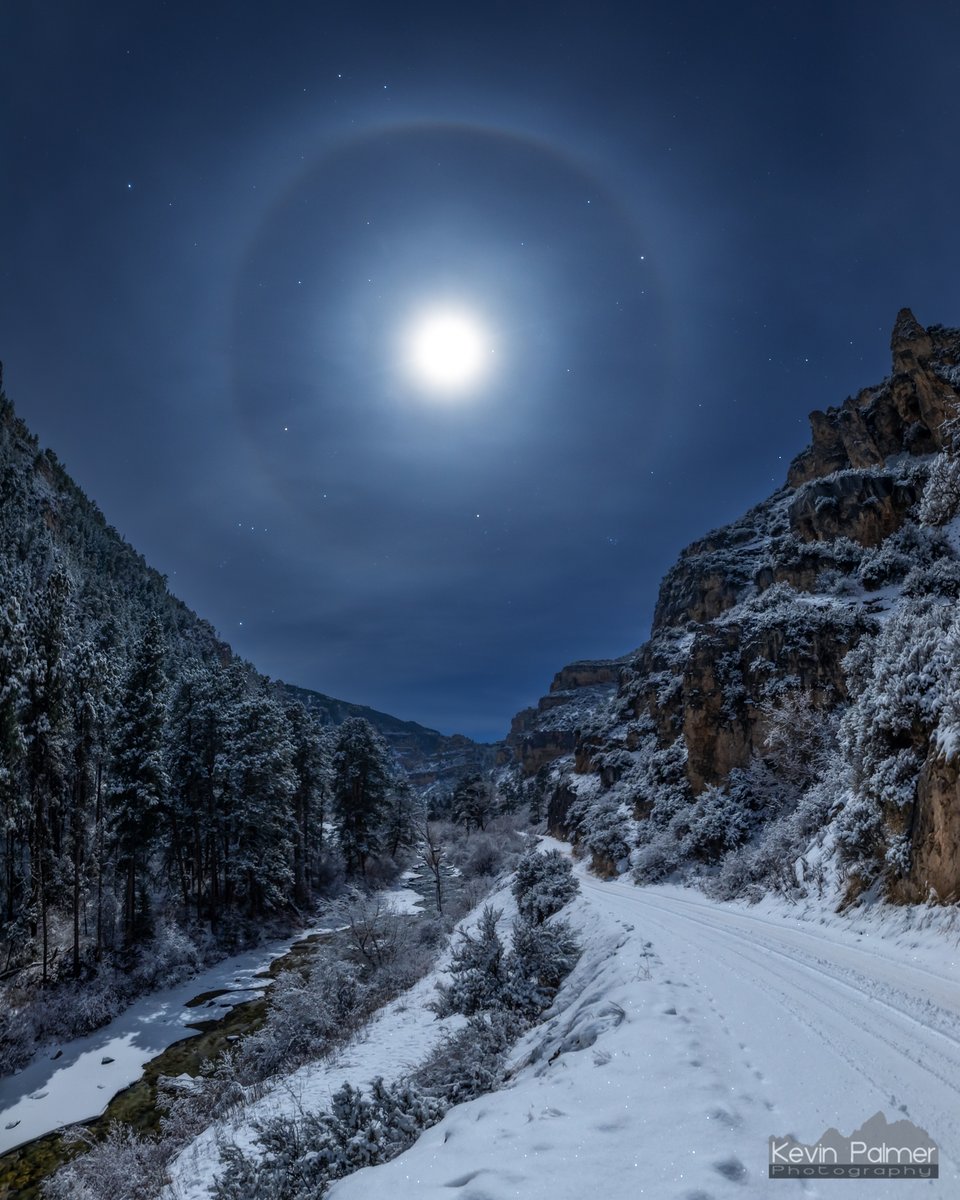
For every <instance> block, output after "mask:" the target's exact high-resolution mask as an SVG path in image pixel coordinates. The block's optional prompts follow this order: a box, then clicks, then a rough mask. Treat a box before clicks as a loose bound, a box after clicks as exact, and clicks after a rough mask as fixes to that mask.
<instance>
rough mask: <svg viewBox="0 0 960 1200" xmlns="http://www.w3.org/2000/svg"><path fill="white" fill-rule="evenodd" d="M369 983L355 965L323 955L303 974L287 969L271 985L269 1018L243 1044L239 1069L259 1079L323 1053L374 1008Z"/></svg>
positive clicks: (250, 1078) (248, 1078) (248, 1077)
mask: <svg viewBox="0 0 960 1200" xmlns="http://www.w3.org/2000/svg"><path fill="white" fill-rule="evenodd" d="M372 1004H373V1001H372V999H371V996H370V990H369V988H368V987H367V986H366V985H365V984H364V983H363V981H362V980H361V979H360V976H359V973H358V971H357V969H356V968H355V967H353V966H352V965H351V964H349V963H346V962H343V961H342V960H340V959H338V958H336V957H335V956H334V955H332V954H330V955H326V954H325V955H321V956H319V957H318V958H317V959H316V960H315V961H314V963H313V964H312V966H311V968H310V970H309V972H308V974H307V976H306V977H304V976H303V975H302V974H301V973H300V972H299V971H285V972H284V973H283V974H282V975H281V976H280V977H279V979H278V980H277V982H276V983H275V984H274V985H273V987H272V988H271V989H270V1009H269V1019H268V1020H267V1021H266V1023H265V1024H264V1025H262V1026H261V1027H260V1029H258V1030H256V1031H255V1032H254V1033H252V1034H250V1035H249V1036H247V1037H245V1038H244V1039H243V1041H242V1043H241V1044H240V1050H239V1056H240V1071H241V1075H242V1077H243V1079H244V1080H245V1081H246V1082H254V1081H257V1080H261V1079H265V1078H267V1077H268V1076H270V1075H273V1074H276V1073H277V1072H279V1071H280V1070H282V1069H284V1068H287V1069H292V1067H294V1066H296V1065H297V1064H299V1063H302V1062H306V1061H308V1060H309V1059H310V1058H316V1057H319V1055H321V1054H322V1053H324V1052H325V1051H327V1050H328V1049H330V1047H331V1046H332V1045H333V1044H334V1043H336V1042H337V1041H340V1040H342V1039H343V1038H345V1037H349V1035H350V1034H351V1033H352V1032H354V1031H355V1030H356V1029H357V1028H358V1027H359V1025H360V1024H361V1023H362V1022H363V1020H364V1019H365V1018H366V1016H368V1015H369V1013H370V1011H371V1007H372Z"/></svg>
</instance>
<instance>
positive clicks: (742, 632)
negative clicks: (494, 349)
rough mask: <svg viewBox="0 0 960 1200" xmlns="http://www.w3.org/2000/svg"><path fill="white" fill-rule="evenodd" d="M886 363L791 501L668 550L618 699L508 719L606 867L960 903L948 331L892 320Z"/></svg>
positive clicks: (838, 418)
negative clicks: (643, 639)
mask: <svg viewBox="0 0 960 1200" xmlns="http://www.w3.org/2000/svg"><path fill="white" fill-rule="evenodd" d="M891 349H892V372H891V374H890V376H889V377H888V378H887V379H885V380H884V381H883V382H882V383H880V384H878V385H876V386H874V387H869V388H865V389H864V390H863V391H861V392H860V393H858V394H857V395H856V396H854V397H849V398H847V399H846V400H845V401H844V402H843V403H842V404H840V405H839V406H838V407H836V408H828V409H826V410H825V411H816V412H813V413H812V414H811V415H810V425H811V432H812V440H811V444H810V445H809V446H808V447H807V448H806V449H805V450H804V451H803V452H802V453H801V454H800V455H798V457H797V458H796V459H795V460H794V462H793V463H792V464H791V466H790V469H789V473H788V477H787V481H786V484H785V486H784V487H782V488H781V489H780V490H779V491H777V492H776V493H774V495H772V496H771V497H769V498H768V499H767V500H765V501H764V502H763V503H761V504H759V505H757V507H756V508H754V509H752V510H751V511H750V512H749V513H747V514H746V515H745V516H744V517H742V518H741V519H740V520H738V521H735V522H734V523H732V524H731V525H729V526H726V527H725V528H723V529H720V530H716V531H714V532H713V533H711V534H709V535H708V536H707V537H705V538H703V539H701V540H700V541H697V542H695V543H694V544H693V545H691V546H689V547H688V548H687V549H686V550H685V551H684V552H683V553H682V554H681V556H680V559H679V561H678V562H677V564H676V565H675V566H674V567H673V568H672V569H671V570H670V571H669V572H668V574H667V576H666V577H665V579H664V580H663V583H662V586H661V588H660V594H659V599H658V603H657V606H656V611H655V616H654V621H653V628H652V632H651V638H650V641H649V642H647V643H646V644H645V645H644V646H642V647H641V648H640V650H639V651H637V652H636V654H634V655H632V656H630V657H629V658H628V659H627V660H622V661H620V662H618V663H617V670H618V680H617V685H616V689H615V691H614V690H613V689H612V687H610V685H607V692H608V694H607V695H605V696H598V697H592V696H591V695H590V693H589V688H588V689H586V690H585V691H583V692H581V700H582V701H585V703H581V704H580V705H579V706H578V709H577V712H576V718H575V720H574V719H570V720H567V721H566V722H565V723H564V724H563V730H562V736H554V737H553V738H552V740H550V739H548V738H547V737H546V730H545V728H544V722H545V720H546V719H548V718H549V712H550V709H549V703H548V704H547V706H546V707H545V705H544V702H543V701H542V702H541V707H540V708H539V709H538V710H537V711H536V712H535V713H533V714H531V713H530V712H528V713H526V714H520V716H519V717H518V718H517V719H516V720H515V722H514V730H513V731H512V733H511V738H510V739H509V742H510V744H511V746H512V747H513V749H514V752H515V753H516V754H517V755H518V757H519V758H520V759H521V761H523V762H524V763H525V764H526V765H527V769H528V770H529V769H530V768H531V767H534V768H535V765H536V766H539V765H541V764H542V762H543V761H545V760H546V759H547V758H550V757H553V758H554V759H555V763H556V767H555V779H556V783H555V788H554V798H553V803H552V804H551V806H550V820H551V823H552V824H553V826H554V828H555V829H556V831H557V832H561V833H564V834H566V835H567V836H570V837H572V838H573V839H574V840H576V841H578V842H580V843H582V844H583V846H584V847H585V848H586V849H587V850H588V851H589V852H590V853H591V854H592V855H593V857H594V861H595V863H596V865H597V866H598V867H600V868H602V869H605V870H613V869H618V870H625V869H628V868H631V869H632V870H633V871H634V873H635V874H636V876H637V877H638V878H639V879H650V878H659V877H663V876H664V875H666V874H669V873H670V872H673V871H678V870H680V871H689V870H694V871H696V872H698V873H700V874H702V875H704V877H705V878H708V879H709V880H710V884H711V886H713V887H715V888H718V889H719V890H720V891H721V892H725V893H726V894H732V893H734V892H743V891H747V892H750V891H756V890H758V889H759V890H763V889H764V888H765V887H768V886H782V887H784V888H786V889H788V890H789V889H790V888H794V887H801V888H802V887H803V886H805V881H806V883H809V876H810V874H811V872H812V873H813V874H815V875H818V877H819V879H820V884H819V886H822V885H823V876H824V872H827V873H829V870H834V869H835V870H837V871H838V874H839V877H840V881H841V886H842V888H844V889H845V891H846V894H847V895H848V896H850V895H853V894H854V893H856V892H858V891H860V890H862V889H863V888H864V887H869V886H872V885H874V884H876V886H878V887H882V888H884V889H885V890H886V892H887V894H889V895H891V896H895V897H897V898H902V899H916V898H923V897H926V896H927V895H929V894H935V895H937V896H938V897H939V898H941V899H948V898H949V899H955V898H956V897H957V896H958V895H960V788H958V784H957V779H958V775H960V735H958V736H957V737H956V739H954V737H953V733H952V730H953V726H952V725H951V722H952V721H953V720H954V717H953V711H954V708H953V704H954V701H953V697H954V696H956V697H957V699H956V707H957V708H958V709H960V695H958V693H960V650H958V649H957V646H960V636H958V640H957V645H956V646H955V645H954V644H953V642H952V641H951V638H952V637H953V636H954V635H953V633H952V632H951V630H952V626H951V624H950V622H951V620H952V614H953V611H954V608H955V600H956V598H957V596H958V595H960V560H958V549H960V536H958V533H957V530H956V528H955V525H956V523H957V512H958V510H960V468H958V460H957V454H956V448H957V438H956V432H957V431H956V418H957V414H958V409H960V397H958V386H960V332H958V331H957V330H951V329H945V328H943V327H941V326H931V327H929V328H924V327H923V326H922V325H920V323H919V322H918V321H917V319H916V318H915V317H914V315H913V314H912V313H911V312H910V311H909V310H908V309H904V310H902V311H901V312H900V313H899V314H898V316H897V319H896V323H895V325H894V329H893V336H892V340H891ZM855 648H856V653H855V654H852V653H851V652H852V651H854V649H855ZM911 654H912V657H911ZM955 660H956V661H955ZM568 670H569V669H568ZM918 673H919V674H918ZM562 674H563V673H562V672H561V675H562ZM558 678H559V677H558ZM571 678H575V673H574V675H572V676H571ZM918 679H919V680H921V682H919V683H918V682H917V680H918ZM918 693H919V694H918ZM931 696H935V697H936V699H935V700H931V699H930V697H931ZM549 700H550V697H547V698H546V701H547V702H549ZM957 723H958V725H960V720H958V722H957ZM868 726H869V728H867V727H868ZM574 728H575V729H576V731H577V732H576V733H574V732H573V730H574ZM538 739H539V740H538ZM814 847H818V848H816V849H813V848H814ZM824 847H826V849H824ZM825 864H826V865H825Z"/></svg>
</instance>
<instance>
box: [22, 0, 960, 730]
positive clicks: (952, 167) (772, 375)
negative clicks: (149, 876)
mask: <svg viewBox="0 0 960 1200" xmlns="http://www.w3.org/2000/svg"><path fill="white" fill-rule="evenodd" d="M0 52H2V70H0V105H2V107H0V113H2V124H0V274H2V289H0V358H2V359H3V361H4V364H5V381H6V388H7V392H8V393H9V395H10V396H11V398H12V399H13V401H14V403H15V405H16V407H17V410H18V412H19V413H20V415H21V416H22V417H23V418H24V419H25V420H26V421H27V423H28V424H29V425H30V426H31V428H32V429H33V430H34V431H35V432H36V433H37V434H38V435H39V436H40V439H41V441H42V442H43V443H44V444H45V445H49V446H51V447H53V449H54V450H55V451H56V453H57V454H58V456H59V457H60V459H61V460H62V461H63V463H64V464H65V466H66V467H67V469H68V470H69V471H70V472H71V474H72V475H73V476H74V477H75V478H76V479H77V481H78V482H79V483H80V484H81V486H82V487H83V488H84V490H85V491H86V492H87V493H88V494H89V495H90V496H91V497H92V498H93V499H94V500H95V501H96V502H97V503H98V504H99V505H100V507H101V508H102V509H103V511H104V513H105V515H106V517H107V519H108V521H110V522H111V523H112V524H114V525H116V526H117V528H118V529H119V530H120V531H121V532H122V534H123V535H124V536H125V537H126V538H127V539H128V540H129V541H131V542H132V543H133V544H134V546H136V548H137V549H138V550H140V551H141V552H142V553H143V554H144V555H145V556H146V557H147V559H148V560H149V561H150V562H151V563H152V564H153V565H154V566H156V567H157V568H158V569H159V570H161V571H163V572H164V573H165V574H167V575H168V576H169V580H170V585H171V588H172V590H173V591H174V592H175V593H176V594H177V595H179V596H180V597H182V598H183V599H184V600H185V601H186V602H187V603H188V604H190V606H191V607H193V608H194V609H196V610H197V611H198V612H199V613H200V614H201V615H202V616H204V617H206V618H207V619H209V620H210V621H212V623H213V624H214V625H215V626H216V627H217V629H218V630H219V631H220V633H221V634H222V635H223V636H224V637H225V638H226V639H227V640H228V641H230V642H231V644H232V645H233V646H234V648H235V649H236V650H237V651H238V652H239V653H241V654H242V655H243V656H244V657H247V658H249V659H250V660H251V661H252V662H253V663H254V664H255V665H256V666H257V667H259V668H260V669H261V670H262V671H264V672H266V673H268V674H270V675H272V676H276V677H281V678H284V679H286V680H288V681H290V682H292V683H296V684H300V685H303V686H306V687H314V688H317V689H319V690H321V691H325V692H328V693H330V694H333V695H336V696H340V697H342V698H344V699H348V700H353V701H356V702H359V703H365V704H371V705H373V706H375V707H377V708H381V709H385V710H387V711H389V712H393V713H396V714H397V715H399V716H403V717H408V718H412V719H415V720H419V721H422V722H423V723H425V724H427V725H431V726H433V727H435V728H439V729H442V730H444V731H447V732H453V731H461V732H465V733H468V734H471V735H473V736H476V737H480V738H484V739H492V738H496V737H500V736H502V735H503V734H504V733H505V731H506V728H507V725H508V723H509V719H510V717H511V716H512V714H513V713H514V712H515V711H516V710H517V709H519V708H520V707H522V706H524V705H525V704H529V703H531V702H533V701H534V700H535V699H536V697H537V696H538V695H540V694H541V693H542V692H543V691H545V690H546V687H547V685H548V684H549V681H550V678H551V677H552V675H553V673H554V672H555V671H556V670H557V669H558V668H560V667H561V666H563V665H564V664H565V663H566V662H568V661H570V660H572V659H575V658H581V657H590V656H606V655H615V654H622V653H625V652H626V651H628V650H630V649H632V648H634V647H636V646H637V645H639V644H640V643H641V642H642V641H643V640H644V638H645V637H646V636H647V634H648V631H649V624H650V618H651V614H652V611H653V604H654V601H655V598H656V589H657V585H658V582H659V579H660V576H661V575H662V573H663V572H664V570H665V569H666V568H667V567H668V566H669V565H670V564H671V562H672V561H673V560H674V559H675V558H676V555H677V553H678V552H679V550H680V549H681V548H682V547H683V546H684V545H685V544H686V543H687V542H689V541H690V540H692V539H693V538H695V537H698V536H701V535H702V534H703V533H705V532H706V531H707V530H708V529H710V528H712V527H714V526H716V525H718V524H721V523H723V522H724V521H727V520H730V519H732V518H733V517H735V516H737V515H739V513H741V512H742V511H743V510H744V509H746V508H747V507H749V506H750V505H752V504H753V503H755V502H757V501H758V500H760V499H761V498H763V497H764V496H765V495H767V494H768V493H769V492H770V491H771V490H772V489H773V487H774V486H775V485H779V484H780V483H781V482H782V480H783V478H784V475H785V471H786V467H787V464H788V462H789V460H790V459H791V458H792V457H793V455H794V454H795V453H797V452H798V451H799V450H800V449H801V448H802V447H803V446H804V445H805V444H806V442H807V440H808V432H807V421H806V417H807V413H808V411H809V410H810V409H812V408H815V407H824V406H826V405H828V404H836V403H839V402H840V401H842V400H843V398H844V396H845V395H847V394H848V393H849V392H852V391H855V390H857V389H858V388H859V387H861V386H865V385H867V384H870V383H873V382H876V381H877V380H879V379H880V378H881V377H883V376H884V375H885V374H886V373H887V371H888V368H889V351H888V340H889V333H890V328H891V326H892V323H893V319H894V316H895V314H896V311H897V309H898V308H899V307H901V306H902V305H905V304H906V305H910V306H912V307H913V308H914V311H915V312H916V314H917V316H918V317H919V319H920V320H921V321H924V322H926V323H934V322H941V323H944V324H948V325H949V324H960V294H958V290H957V279H958V276H960V271H958V268H960V262H958V245H960V221H958V217H957V213H958V204H960V200H958V198H960V151H958V144H960V99H958V97H960V89H958V79H960V10H958V9H957V7H956V5H955V4H952V3H951V4H946V3H945V4H936V3H925V4H920V5H917V6H912V7H911V6H906V5H904V4H902V3H898V4H886V3H878V2H876V0H869V2H867V3H858V2H844V3H842V4H817V3H803V4H801V3H790V4H778V3H759V4H746V3H744V4H738V3H735V2H733V3H730V4H719V3H717V4H710V3H692V4H691V3H682V2H681V3H677V2H675V0H674V2H671V3H670V4H662V5H659V4H658V5H653V4H645V3H631V4H622V5H616V4H602V3H601V4H580V5H569V4H546V3H543V4H537V5H531V6H525V5H522V4H519V5H518V4H514V3H511V4H483V5H478V4H473V5H468V4H452V3H449V0H448V2H446V3H442V4H436V5H429V4H416V3H408V4H389V5H387V4H384V5H382V6H380V5H371V4H362V3H351V4H319V3H284V2H279V3H275V4H269V5H268V4H265V3H243V2H240V0H233V2H232V3H229V4H218V3H206V2H204V3H199V4H198V3H194V4H178V3H168V4H162V3H152V4H129V3H124V4H110V3H106V2H100V3H95V4H87V5H81V4H77V3H63V4H56V3H43V0H38V2H37V3H31V4H5V5H4V6H3V11H2V13H0ZM428 310H429V311H439V312H441V313H448V312H450V311H453V310H456V311H457V312H460V313H464V314H467V315H469V316H470V318H471V320H473V321H475V322H476V323H477V324H476V329H477V330H479V334H478V336H480V337H481V338H482V350H483V354H484V356H485V357H484V366H485V367H486V371H485V374H484V375H483V376H482V378H481V379H479V380H478V381H477V382H476V383H475V384H474V385H473V386H468V387H466V388H465V389H463V390H461V391H459V392H456V393H454V394H448V393H446V392H444V393H437V392H435V391H433V390H431V389H430V388H428V387H427V386H425V384H424V381H423V379H422V378H418V377H417V375H416V374H415V372H413V371H412V370H411V369H410V364H409V362H408V351H409V341H410V337H411V334H410V328H411V322H415V321H416V320H417V318H418V315H420V314H422V313H424V312H426V311H428Z"/></svg>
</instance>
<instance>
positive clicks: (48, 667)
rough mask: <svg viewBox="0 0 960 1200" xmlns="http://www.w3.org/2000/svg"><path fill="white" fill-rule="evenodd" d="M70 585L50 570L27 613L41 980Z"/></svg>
mask: <svg viewBox="0 0 960 1200" xmlns="http://www.w3.org/2000/svg"><path fill="white" fill-rule="evenodd" d="M69 592H70V585H69V580H68V579H67V575H66V572H65V571H64V570H63V568H62V567H60V566H59V565H57V566H54V568H53V569H52V570H51V571H50V574H49V575H48V576H47V580H46V583H45V584H44V586H43V589H42V591H41V592H40V594H39V596H38V597H37V603H36V605H35V607H34V608H33V610H32V612H31V614H30V622H29V624H30V633H29V636H30V657H29V660H28V664H27V672H26V682H27V687H26V697H25V704H24V713H23V734H24V740H25V742H26V747H27V749H26V759H25V765H26V777H27V788H28V793H29V798H30V834H29V842H30V909H31V912H30V921H31V932H32V933H33V934H34V935H36V933H37V930H38V928H39V933H40V939H41V960H42V964H43V965H42V981H43V983H44V984H46V982H47V970H48V964H49V906H50V902H51V898H52V892H53V885H54V876H55V873H56V867H57V864H58V860H59V858H60V854H61V852H62V848H63V814H64V807H65V798H66V791H67V777H68V770H69V768H68V758H69V750H68V725H67V721H68V713H67V700H66V672H65V666H64V651H65V643H66V624H67V603H68V599H69Z"/></svg>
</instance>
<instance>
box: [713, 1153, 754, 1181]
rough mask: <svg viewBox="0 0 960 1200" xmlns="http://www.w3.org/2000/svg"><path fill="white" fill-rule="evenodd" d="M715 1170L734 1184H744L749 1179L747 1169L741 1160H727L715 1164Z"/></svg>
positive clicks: (732, 1158) (731, 1158)
mask: <svg viewBox="0 0 960 1200" xmlns="http://www.w3.org/2000/svg"><path fill="white" fill-rule="evenodd" d="M713 1169H714V1170H715V1171H717V1172H719V1174H721V1175H722V1176H723V1177H724V1179H730V1180H732V1181H733V1182H734V1183H743V1181H744V1180H745V1179H746V1177H747V1168H746V1167H745V1166H744V1165H743V1163H742V1162H741V1161H740V1159H739V1158H734V1157H730V1158H725V1159H723V1160H722V1161H721V1162H716V1163H714V1164H713Z"/></svg>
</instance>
